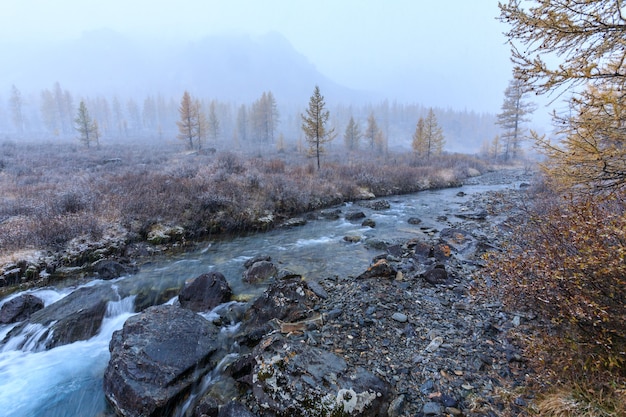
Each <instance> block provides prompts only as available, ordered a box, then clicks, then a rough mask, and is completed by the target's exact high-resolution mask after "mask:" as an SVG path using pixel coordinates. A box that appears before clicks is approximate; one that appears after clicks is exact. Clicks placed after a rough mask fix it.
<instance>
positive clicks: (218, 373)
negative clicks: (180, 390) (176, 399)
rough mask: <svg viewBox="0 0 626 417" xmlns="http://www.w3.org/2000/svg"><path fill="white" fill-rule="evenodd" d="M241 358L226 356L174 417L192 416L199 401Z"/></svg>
mask: <svg viewBox="0 0 626 417" xmlns="http://www.w3.org/2000/svg"><path fill="white" fill-rule="evenodd" d="M238 357H239V354H238V353H229V354H228V355H226V356H224V357H223V358H222V360H220V361H219V363H218V364H217V365H216V366H215V368H213V369H212V370H211V372H209V373H208V374H206V375H205V376H204V377H203V378H202V381H200V383H199V384H198V386H197V387H196V388H195V389H194V390H193V392H192V393H191V394H189V398H187V400H186V401H185V402H184V403H183V404H181V405H180V406H179V407H178V408H177V409H176V411H175V412H174V413H173V414H172V416H173V417H186V416H188V415H191V412H192V411H193V409H192V407H194V406H195V405H196V403H197V401H198V400H199V399H200V398H202V396H203V395H204V394H205V393H206V392H207V391H208V390H209V389H210V388H211V386H212V385H214V384H215V383H217V382H218V381H219V380H220V379H221V378H222V374H223V373H224V370H225V369H226V367H227V366H228V365H230V364H231V363H233V362H235V361H236V360H237V358H238Z"/></svg>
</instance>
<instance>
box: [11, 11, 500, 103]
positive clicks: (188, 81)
mask: <svg viewBox="0 0 626 417" xmlns="http://www.w3.org/2000/svg"><path fill="white" fill-rule="evenodd" d="M498 12H499V11H498V7H497V2H496V1H481V2H467V1H463V0H453V1H449V2H426V1H409V0H395V1H378V0H363V1H356V0H349V1H326V0H320V1H315V2H303V1H278V0H271V1H263V2H257V1H244V0H238V1H199V0H198V1H194V0H183V1H178V2H172V1H162V0H157V1H154V0H152V1H145V0H133V1H120V0H108V1H99V0H98V1H96V0H94V1H78V0H59V1H54V2H49V1H45V0H5V1H4V2H3V12H2V14H0V51H2V54H3V56H4V58H3V61H4V62H3V68H2V69H0V87H1V88H2V90H1V91H0V97H4V98H6V97H7V96H8V92H9V89H10V87H11V85H13V84H15V85H16V86H17V87H18V88H19V89H20V90H22V91H23V92H28V91H29V90H32V91H33V92H37V91H38V90H41V89H42V88H50V87H51V85H52V84H53V83H54V82H57V81H58V82H59V83H60V84H61V85H62V86H63V87H64V88H68V89H69V90H71V91H76V92H79V93H83V94H126V93H129V92H132V90H133V89H136V90H138V91H137V94H145V91H142V90H152V93H164V94H173V95H175V96H178V95H180V93H181V92H182V90H183V89H185V88H187V89H190V90H192V91H193V90H194V89H197V90H199V91H198V92H197V93H198V94H206V95H209V96H212V97H218V98H224V96H227V95H230V97H229V98H230V99H233V100H248V99H250V97H248V96H246V93H245V92H246V91H247V92H248V93H249V95H250V96H251V97H256V96H257V95H258V94H260V92H262V91H265V90H272V91H274V92H275V94H276V96H277V98H278V99H279V100H280V99H281V98H283V99H289V100H298V97H299V96H301V101H302V102H303V103H305V102H306V100H307V98H308V94H309V93H310V90H311V89H312V85H313V84H316V83H317V84H320V85H321V86H323V88H325V90H324V91H325V92H326V96H327V99H328V100H329V101H333V102H335V101H343V102H349V101H354V100H361V99H363V98H371V99H380V98H387V99H390V100H398V101H401V102H410V103H420V104H423V105H425V106H438V107H442V108H452V109H458V110H464V109H467V110H473V111H477V112H487V113H497V112H498V111H499V109H500V106H501V104H502V94H503V91H504V89H505V88H506V86H507V83H508V81H509V79H510V78H511V64H510V62H509V58H508V56H509V51H508V46H507V45H506V44H505V38H504V36H503V35H502V32H503V31H504V29H505V27H504V25H502V24H501V23H500V22H498V21H497V20H496V16H497V15H498ZM244 80H245V81H244ZM288 96H289V97H288Z"/></svg>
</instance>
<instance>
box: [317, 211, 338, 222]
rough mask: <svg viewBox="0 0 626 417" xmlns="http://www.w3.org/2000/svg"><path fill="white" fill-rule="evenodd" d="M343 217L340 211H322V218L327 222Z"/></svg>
mask: <svg viewBox="0 0 626 417" xmlns="http://www.w3.org/2000/svg"><path fill="white" fill-rule="evenodd" d="M339 216H341V210H340V209H332V210H322V211H320V217H322V218H324V219H327V220H337V219H338V218H339Z"/></svg>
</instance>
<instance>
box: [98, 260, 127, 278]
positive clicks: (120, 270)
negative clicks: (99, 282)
mask: <svg viewBox="0 0 626 417" xmlns="http://www.w3.org/2000/svg"><path fill="white" fill-rule="evenodd" d="M91 267H92V268H93V271H94V272H95V273H96V275H98V278H100V279H104V280H108V279H114V278H118V277H121V276H122V275H128V274H134V273H135V272H137V268H136V267H131V266H126V265H122V264H121V263H119V262H116V261H112V260H109V259H103V260H100V261H96V262H94V263H93V264H92V265H91Z"/></svg>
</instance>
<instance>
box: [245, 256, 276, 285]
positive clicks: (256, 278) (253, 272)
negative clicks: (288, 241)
mask: <svg viewBox="0 0 626 417" xmlns="http://www.w3.org/2000/svg"><path fill="white" fill-rule="evenodd" d="M277 274H278V269H277V268H276V266H275V265H274V264H273V263H272V262H269V261H258V262H255V263H254V264H252V266H250V267H249V268H248V269H246V270H245V271H244V273H243V280H244V281H245V282H249V283H251V284H254V283H258V282H263V281H266V280H268V279H270V278H273V277H276V275H277Z"/></svg>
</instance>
